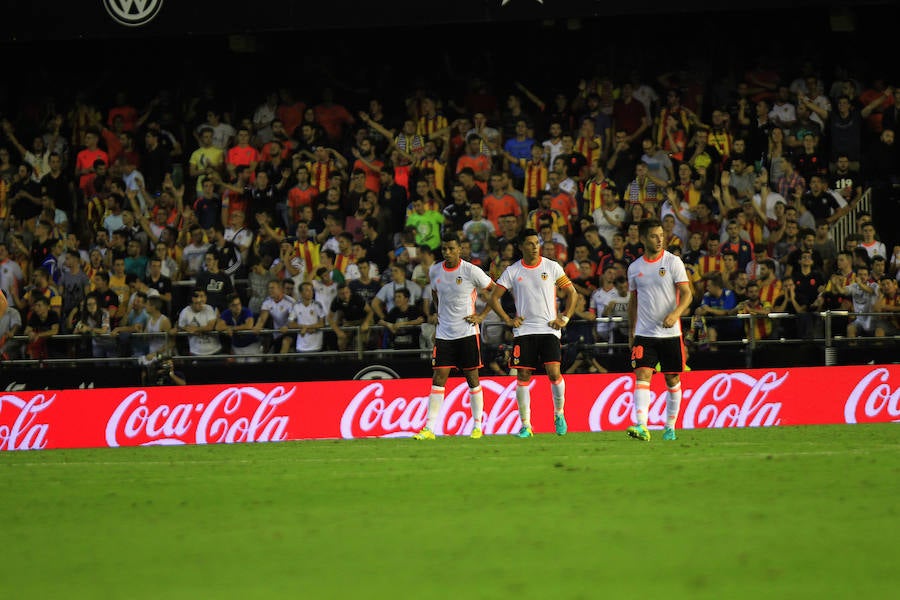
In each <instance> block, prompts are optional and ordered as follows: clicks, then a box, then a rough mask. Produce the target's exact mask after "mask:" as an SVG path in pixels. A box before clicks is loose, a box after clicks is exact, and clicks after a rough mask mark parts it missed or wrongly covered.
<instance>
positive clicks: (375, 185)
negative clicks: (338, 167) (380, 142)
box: [353, 159, 384, 194]
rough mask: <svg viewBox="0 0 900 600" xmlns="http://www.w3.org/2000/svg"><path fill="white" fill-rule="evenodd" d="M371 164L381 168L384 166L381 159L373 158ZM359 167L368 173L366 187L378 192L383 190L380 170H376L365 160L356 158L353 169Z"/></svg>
mask: <svg viewBox="0 0 900 600" xmlns="http://www.w3.org/2000/svg"><path fill="white" fill-rule="evenodd" d="M369 162H370V163H371V164H373V165H375V166H376V167H378V168H379V169H380V168H381V167H383V166H384V163H383V162H382V161H380V160H377V159H376V160H372V161H369ZM356 169H359V170H360V171H363V172H364V173H365V174H366V189H367V190H372V191H373V192H375V193H376V194H377V193H378V192H379V190H381V174H380V171H376V170H375V169H373V168H371V167H370V166H369V165H367V164H366V163H364V162H363V161H361V160H359V159H356V161H354V163H353V170H354V171H355V170H356Z"/></svg>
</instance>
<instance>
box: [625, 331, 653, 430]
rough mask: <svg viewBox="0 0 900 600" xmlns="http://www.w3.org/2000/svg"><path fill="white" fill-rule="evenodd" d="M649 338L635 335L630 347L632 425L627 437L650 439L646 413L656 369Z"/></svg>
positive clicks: (648, 407) (648, 409) (648, 408)
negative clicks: (632, 372) (632, 389)
mask: <svg viewBox="0 0 900 600" xmlns="http://www.w3.org/2000/svg"><path fill="white" fill-rule="evenodd" d="M652 342H653V340H652V339H651V338H644V337H641V336H635V338H634V345H633V346H632V347H631V367H632V368H633V369H634V378H635V382H634V425H632V426H631V427H629V428H628V429H627V430H626V433H627V434H628V435H629V437H632V438H634V439H637V440H642V441H645V442H649V441H650V430H649V429H647V413H648V412H649V411H650V379H651V378H652V377H653V373H654V371H655V370H656V369H655V366H656V363H657V355H656V347H655V346H654V344H653V343H652Z"/></svg>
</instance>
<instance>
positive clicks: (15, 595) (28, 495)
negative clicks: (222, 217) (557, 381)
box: [0, 424, 900, 600]
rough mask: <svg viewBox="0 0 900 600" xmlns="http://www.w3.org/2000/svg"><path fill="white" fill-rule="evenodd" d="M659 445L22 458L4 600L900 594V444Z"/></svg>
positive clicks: (379, 444) (0, 468) (760, 432)
mask: <svg viewBox="0 0 900 600" xmlns="http://www.w3.org/2000/svg"><path fill="white" fill-rule="evenodd" d="M655 433H656V435H655V436H654V439H653V441H652V442H650V443H643V442H637V441H633V440H629V439H627V438H626V436H625V434H624V433H622V432H611V433H593V434H570V435H568V436H566V437H563V438H559V437H556V436H553V435H538V436H536V437H535V438H533V439H530V440H520V439H518V438H515V437H512V436H496V437H491V436H488V437H485V438H483V439H481V440H470V439H468V438H450V437H446V438H439V439H438V440H436V441H433V442H416V441H413V440H411V439H380V440H355V441H338V440H334V441H307V442H283V443H273V444H257V445H233V446H224V445H220V446H182V447H148V448H120V449H102V450H101V449H98V450H73V451H43V452H22V453H4V454H2V455H0V481H2V488H3V493H2V496H0V532H2V534H0V536H2V537H0V539H2V544H0V565H2V573H3V577H2V578H0V598H10V599H30V598H41V599H46V598H65V599H78V598H85V599H91V600H93V599H98V598H104V599H105V598H110V599H116V598H123V599H143V598H148V599H150V598H153V599H157V598H167V599H175V598H192V599H195V598H289V597H290V598H403V597H437V598H513V597H516V598H585V599H588V598H602V597H610V596H611V595H613V594H614V595H616V596H618V597H631V596H638V597H643V598H667V599H670V598H753V599H758V598H851V597H865V596H868V595H879V596H884V595H889V594H890V593H891V592H892V590H896V584H897V579H896V575H897V566H896V556H897V554H896V548H897V537H898V534H900V483H898V482H900V444H898V439H900V438H898V434H900V429H898V426H897V425H896V424H885V425H851V426H821V427H812V426H809V427H776V428H769V429H742V430H735V429H728V430H694V431H681V432H679V435H680V439H679V440H678V441H677V442H666V443H663V442H662V441H661V440H660V439H659V438H660V435H659V432H655ZM886 593H887V594H886Z"/></svg>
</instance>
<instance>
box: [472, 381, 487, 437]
mask: <svg viewBox="0 0 900 600" xmlns="http://www.w3.org/2000/svg"><path fill="white" fill-rule="evenodd" d="M469 403H470V404H471V405H472V421H474V422H475V425H474V427H475V428H476V429H481V421H482V420H483V415H484V392H483V391H482V389H481V386H480V385H479V386H478V387H474V388H469Z"/></svg>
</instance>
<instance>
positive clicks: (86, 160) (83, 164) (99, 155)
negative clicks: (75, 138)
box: [75, 148, 109, 189]
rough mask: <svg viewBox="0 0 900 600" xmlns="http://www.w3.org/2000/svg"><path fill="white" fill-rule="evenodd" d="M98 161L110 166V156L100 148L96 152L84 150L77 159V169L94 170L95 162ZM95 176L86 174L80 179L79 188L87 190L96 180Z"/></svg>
mask: <svg viewBox="0 0 900 600" xmlns="http://www.w3.org/2000/svg"><path fill="white" fill-rule="evenodd" d="M97 159H101V160H103V162H105V163H106V165H107V166H109V155H108V154H107V153H106V152H105V151H103V150H101V149H100V148H97V149H96V150H90V149H88V148H85V149H84V150H81V151H80V152H79V153H78V155H77V156H76V157H75V169H77V170H79V171H80V170H82V169H93V168H94V161H95V160H97ZM94 176H95V175H94V173H86V174H84V175H82V176H81V177H80V178H79V179H78V187H80V188H81V189H85V188H86V187H87V186H88V185H89V184H90V182H91V181H93V180H94Z"/></svg>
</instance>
